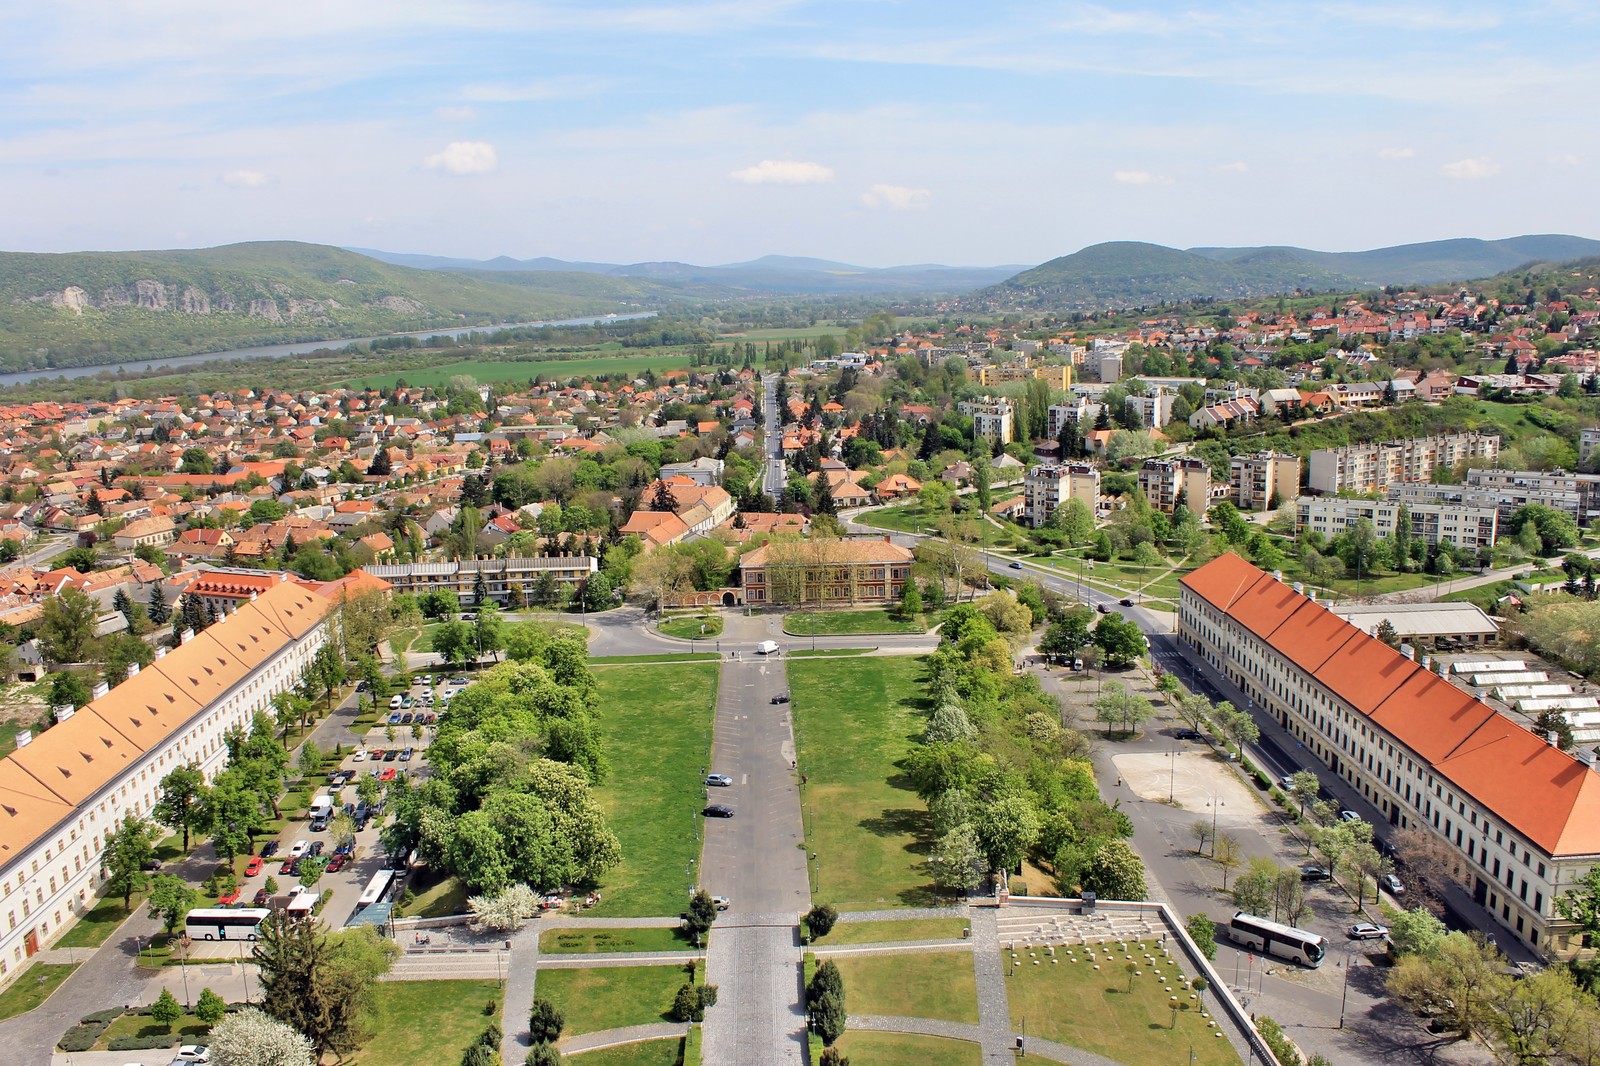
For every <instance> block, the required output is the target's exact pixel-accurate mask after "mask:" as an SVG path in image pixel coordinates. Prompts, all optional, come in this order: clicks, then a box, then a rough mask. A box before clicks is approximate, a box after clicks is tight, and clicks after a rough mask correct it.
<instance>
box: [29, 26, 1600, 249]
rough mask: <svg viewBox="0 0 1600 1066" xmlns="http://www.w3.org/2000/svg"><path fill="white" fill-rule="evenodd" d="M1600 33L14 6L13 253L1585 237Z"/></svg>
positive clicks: (1591, 227)
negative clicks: (278, 246) (241, 246)
mask: <svg viewBox="0 0 1600 1066" xmlns="http://www.w3.org/2000/svg"><path fill="white" fill-rule="evenodd" d="M1597 42H1600V7H1597V6H1596V5H1595V4H1594V3H1593V2H1592V0H1583V2H1578V0H1525V2H1523V3H1519V4H1516V5H1509V4H1498V5H1487V4H1478V3H1474V2H1471V0H1463V2H1459V3H1442V2H1441V3H1435V2H1430V0H1422V2H1419V3H1411V4H1398V3H1394V2H1393V0H1390V2H1386V3H1368V2H1365V0H1336V2H1327V3H1317V2H1255V3H1196V4H1169V3H1159V2H1149V3H1144V4H1137V5H1132V6H1125V5H1122V4H1111V3H1107V4H1092V3H1076V2H1056V3H1050V2H1038V0H1035V2H1022V3H1011V2H994V0H990V2H985V3H972V2H971V0H966V2H961V3H956V2H945V0H932V2H929V0H849V2H831V0H818V2H803V0H744V2H723V0H711V2H705V3H688V2H680V3H651V2H646V0H616V2H610V0H589V2H537V0H535V2H499V0H319V2H317V3H303V2H299V0H274V2H272V3H262V4H228V3H217V2H216V0H209V2H207V3H199V2H197V0H148V2H143V3H140V4H137V5H135V4H128V3H108V2H105V0H51V2H50V3H44V4H25V3H22V2H20V0H10V2H6V3H0V196H3V202H4V203H5V204H6V205H7V207H6V210H5V211H4V212H3V213H0V248H5V249H9V250H38V251H66V250H75V249H86V248H163V247H179V246H201V245H212V244H221V243H226V242H230V241H241V240H259V239H275V238H290V239H297V240H306V241H315V242H321V243H329V244H342V245H354V246H365V247H376V248H385V249H390V250H394V251H413V252H429V253H435V254H441V255H459V256H469V257H484V258H486V257H490V256H494V255H512V256H516V257H519V258H522V257H529V256H537V255H548V256H554V257H557V258H563V259H584V260H602V261H607V262H633V261H640V260H651V259H677V260H683V261H688V262H697V263H718V262H732V261H737V260H742V259H749V258H754V257H756V256H760V255H765V254H769V253H778V254H786V255H810V256H820V257H824V258H831V259H841V260H846V261H850V262H856V263H863V264H868V265H888V264H892V263H915V262H942V263H963V264H978V263H983V264H993V263H1034V262H1039V261H1042V260H1045V259H1049V258H1051V257H1053V256H1056V255H1061V254H1065V253H1067V252H1071V251H1074V250H1076V249H1078V248H1081V247H1083V246H1085V245H1088V244H1093V243H1096V242H1099V241H1105V240H1148V241H1154V242H1157V243H1161V244H1169V245H1175V246H1179V247H1187V246H1193V245H1202V244H1298V245H1303V246H1308V247H1316V248H1325V249H1330V250H1346V249H1354V248H1365V247H1374V246H1379V245H1386V244H1396V243H1403V242H1408V241H1418V240H1431V239H1436V238H1444V237H1456V236H1481V237H1504V236H1511V235H1515V234H1520V233H1533V232H1570V233H1577V234H1580V235H1584V236H1591V237H1600V218H1597V217H1596V216H1597V214H1600V199H1597V197H1596V196H1595V194H1594V189H1595V187H1596V182H1595V180H1594V178H1593V176H1592V171H1593V168H1594V165H1595V162H1596V155H1597V153H1600V148H1597V147H1596V143H1597V139H1596V133H1597V130H1596V126H1597V120H1596V119H1595V118H1594V116H1593V107H1594V101H1595V100H1600V50H1597V49H1596V48H1595V45H1596V43H1597Z"/></svg>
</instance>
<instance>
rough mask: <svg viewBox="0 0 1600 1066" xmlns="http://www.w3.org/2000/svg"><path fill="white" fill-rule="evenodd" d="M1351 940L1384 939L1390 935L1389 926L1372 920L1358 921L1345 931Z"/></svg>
mask: <svg viewBox="0 0 1600 1066" xmlns="http://www.w3.org/2000/svg"><path fill="white" fill-rule="evenodd" d="M1345 935H1346V936H1348V937H1349V938H1350V939H1351V940H1382V939H1383V938H1384V937H1386V936H1388V935H1389V927H1388V926H1385V925H1374V924H1372V923H1371V922H1357V923H1356V924H1355V925H1352V926H1351V927H1350V928H1349V929H1347V930H1346V931H1345Z"/></svg>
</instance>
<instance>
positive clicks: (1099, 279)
mask: <svg viewBox="0 0 1600 1066" xmlns="http://www.w3.org/2000/svg"><path fill="white" fill-rule="evenodd" d="M1592 255H1600V241H1596V240H1591V239H1589V238H1586V237H1574V236H1571V235H1568V234H1532V235H1527V236H1521V237H1509V238H1506V239H1504V240H1493V241H1491V240H1480V239H1478V238H1475V237H1462V238H1456V239H1453V240H1443V241H1427V242H1424V243H1420V244H1402V245H1396V246H1394V247H1389V248H1373V249H1369V250H1366V251H1359V252H1321V251H1316V250H1313V249H1309V248H1295V247H1289V246H1279V247H1271V246H1269V247H1250V248H1190V249H1188V250H1182V249H1178V248H1168V247H1165V246H1163V245H1159V244H1147V243H1143V242H1138V241H1113V242H1109V243H1106V244H1096V245H1091V246H1090V247H1088V248H1084V249H1082V250H1081V251H1077V252H1074V253H1072V254H1071V255H1065V256H1061V257H1060V258H1057V259H1052V260H1050V261H1049V262H1047V263H1043V264H1040V265H1039V266H1036V267H1033V268H1031V269H1029V270H1024V271H1022V272H1021V273H1019V274H1017V275H1015V276H1014V277H1011V278H1007V279H1006V280H1005V281H1003V282H1001V283H1000V284H998V285H994V286H991V287H989V288H988V289H985V290H983V291H981V292H979V293H976V294H974V296H973V297H972V299H973V301H975V302H977V303H979V304H987V305H989V306H995V307H1007V306H1009V307H1024V308H1027V307H1040V308H1042V307H1060V308H1064V309H1068V310H1101V309H1106V308H1116V307H1137V306H1143V305H1146V304H1154V303H1162V302H1173V301H1179V300H1195V299H1207V298H1211V299H1238V298H1246V297H1254V296H1267V295H1273V294H1276V293H1285V292H1294V291H1297V290H1312V291H1316V290H1325V289H1361V288H1370V287H1372V286H1381V285H1437V284H1440V283H1443V282H1452V281H1471V280H1474V279H1478V278H1486V277H1490V276H1493V275H1495V274H1500V273H1504V272H1506V271H1508V270H1513V269H1516V268H1517V267H1520V266H1523V265H1526V264H1531V263H1539V262H1561V261H1565V260H1570V259H1579V258H1583V257H1585V256H1592Z"/></svg>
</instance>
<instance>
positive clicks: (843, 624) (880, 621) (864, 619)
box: [783, 609, 928, 637]
mask: <svg viewBox="0 0 1600 1066" xmlns="http://www.w3.org/2000/svg"><path fill="white" fill-rule="evenodd" d="M783 631H784V632H785V633H788V634H789V635H790V636H796V637H810V636H818V637H822V636H835V635H843V634H849V635H857V634H861V635H865V634H872V633H926V632H927V631H928V624H927V619H925V618H923V617H921V616H918V617H917V618H913V619H905V620H902V619H900V618H894V617H891V616H890V614H889V612H888V611H885V610H881V609H879V610H867V611H795V612H793V613H792V614H787V615H784V618H783Z"/></svg>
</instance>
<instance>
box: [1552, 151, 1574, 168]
mask: <svg viewBox="0 0 1600 1066" xmlns="http://www.w3.org/2000/svg"><path fill="white" fill-rule="evenodd" d="M1550 162H1552V163H1554V164H1555V165H1556V166H1558V167H1575V166H1577V165H1578V157H1577V156H1575V155H1573V154H1572V153H1571V152H1564V153H1562V154H1561V155H1553V156H1551V157H1550Z"/></svg>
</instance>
